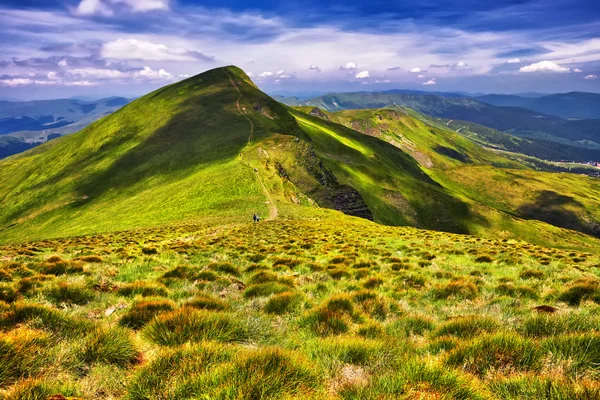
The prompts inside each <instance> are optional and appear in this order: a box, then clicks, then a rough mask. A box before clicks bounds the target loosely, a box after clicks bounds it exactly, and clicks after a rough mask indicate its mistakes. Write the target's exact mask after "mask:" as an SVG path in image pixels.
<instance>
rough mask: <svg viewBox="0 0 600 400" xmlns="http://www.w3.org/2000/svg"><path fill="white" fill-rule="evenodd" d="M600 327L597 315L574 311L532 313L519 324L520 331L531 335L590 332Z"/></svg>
mask: <svg viewBox="0 0 600 400" xmlns="http://www.w3.org/2000/svg"><path fill="white" fill-rule="evenodd" d="M598 329H600V319H599V318H598V317H597V316H594V315H587V314H583V313H579V314H576V313H572V312H569V313H564V314H558V315H544V314H537V315H532V316H530V317H527V318H525V319H524V320H523V321H522V322H521V324H520V325H518V326H517V331H518V332H519V333H521V334H522V335H525V336H529V337H545V336H554V335H560V334H563V333H577V332H589V331H594V330H598Z"/></svg>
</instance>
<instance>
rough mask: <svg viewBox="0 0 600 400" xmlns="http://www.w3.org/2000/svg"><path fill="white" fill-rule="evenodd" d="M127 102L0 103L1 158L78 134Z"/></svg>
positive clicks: (107, 99)
mask: <svg viewBox="0 0 600 400" xmlns="http://www.w3.org/2000/svg"><path fill="white" fill-rule="evenodd" d="M127 103H129V99H126V98H123V97H109V98H105V99H101V100H95V101H84V100H80V99H59V100H38V101H24V102H12V101H0V146H1V149H2V150H1V151H0V158H2V157H7V156H9V155H12V154H17V153H19V152H21V151H24V150H25V149H29V148H31V147H33V146H36V145H39V144H40V143H43V142H45V141H47V140H49V139H53V138H56V137H58V136H61V135H65V134H68V133H72V132H77V131H79V130H81V129H83V128H85V127H86V126H87V125H89V124H91V123H92V122H94V121H96V120H98V119H99V118H102V117H103V116H105V115H108V114H110V113H112V112H114V111H116V110H118V109H119V108H121V107H122V106H124V105H125V104H127ZM7 136H10V137H11V139H8V138H7Z"/></svg>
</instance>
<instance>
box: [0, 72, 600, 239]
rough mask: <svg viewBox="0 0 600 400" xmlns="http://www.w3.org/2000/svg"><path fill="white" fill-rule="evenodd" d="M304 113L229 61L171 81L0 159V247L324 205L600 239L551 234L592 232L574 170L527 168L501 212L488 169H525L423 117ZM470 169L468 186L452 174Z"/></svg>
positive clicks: (366, 214)
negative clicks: (567, 175)
mask: <svg viewBox="0 0 600 400" xmlns="http://www.w3.org/2000/svg"><path fill="white" fill-rule="evenodd" d="M304 111H309V112H308V113H303V112H302V111H301V110H292V109H290V108H287V107H285V106H283V105H281V104H280V103H278V102H276V101H275V100H273V99H272V98H270V97H269V96H267V95H265V94H264V93H262V92H261V91H260V90H258V89H257V88H256V86H255V85H254V84H253V83H252V82H251V81H250V79H249V78H248V77H247V76H246V75H245V74H244V73H243V71H241V70H240V69H238V68H236V67H226V68H218V69H215V70H212V71H208V72H206V73H203V74H201V75H198V76H196V77H193V78H190V79H188V80H185V81H182V82H180V83H177V84H174V85H170V86H167V87H165V88H163V89H160V90H158V91H156V92H153V93H151V94H149V95H147V96H144V97H142V98H140V99H138V100H136V101H134V102H132V103H131V104H129V105H127V106H126V107H124V108H122V109H121V110H119V111H118V112H116V113H115V114H113V115H110V116H108V117H107V118H104V119H102V120H100V121H98V122H97V123H95V124H93V125H91V126H90V127H89V128H86V129H85V130H83V131H81V132H79V133H77V134H74V135H71V136H68V137H64V138H59V139H56V140H54V141H52V142H50V143H46V144H44V145H42V146H40V147H38V148H35V149H33V150H31V151H28V152H26V153H24V154H22V155H18V156H15V157H10V158H8V159H6V160H5V161H3V162H1V163H0V172H1V173H0V205H1V208H0V227H1V230H0V241H4V242H7V241H19V240H31V239H40V238H50V237H62V236H72V235H81V234H89V233H94V232H114V231H120V230H124V229H134V228H143V227H152V226H157V225H164V224H172V223H179V222H184V221H186V222H193V221H198V222H200V221H202V223H205V222H206V221H212V222H211V223H214V224H217V225H223V224H227V223H234V222H239V221H245V220H249V219H250V218H251V216H252V214H254V213H257V214H258V215H259V216H260V217H261V218H263V219H264V218H268V219H275V218H284V219H297V218H310V217H311V216H312V215H314V213H315V211H316V210H315V208H316V207H325V208H331V209H335V210H340V211H343V212H345V213H346V214H349V215H355V216H360V217H363V218H366V219H370V220H373V221H375V222H379V223H383V224H389V225H411V226H415V227H420V228H428V229H436V230H443V231H449V232H457V233H476V234H479V235H483V236H487V237H494V238H526V239H527V240H529V241H531V242H533V243H537V244H543V245H552V246H562V247H572V248H579V249H590V248H592V247H594V246H596V245H597V244H598V240H596V239H594V238H592V237H590V236H586V235H581V234H578V233H576V232H570V231H565V230H563V229H560V228H568V229H575V230H577V231H579V232H585V233H588V234H597V233H598V232H597V224H598V223H597V221H598V215H597V214H598V204H597V202H596V201H595V200H594V199H593V196H592V193H593V190H594V186H593V183H591V182H588V181H584V180H583V178H579V177H575V178H573V180H572V181H570V185H563V186H560V187H559V188H560V190H556V189H555V188H554V185H553V180H554V179H555V178H554V177H553V176H551V175H540V176H539V178H538V177H537V175H535V176H534V175H532V176H531V183H527V182H525V183H524V186H523V187H524V190H526V191H530V192H531V193H532V195H531V196H520V197H519V199H520V200H519V201H520V202H518V204H517V203H515V202H512V203H510V204H511V205H510V206H506V204H507V202H506V201H505V199H504V196H512V195H513V194H514V193H513V191H511V190H510V189H511V187H510V185H509V184H510V183H509V182H508V183H506V184H507V185H508V186H507V187H505V188H504V189H503V190H498V191H494V192H490V191H488V190H487V185H489V184H491V183H492V182H493V183H494V184H497V182H496V181H498V182H500V183H503V184H504V182H506V181H507V180H503V179H496V175H498V174H504V172H502V171H504V170H505V169H510V170H514V169H517V170H518V169H526V168H527V167H526V166H525V165H524V164H521V163H519V162H518V161H513V160H511V159H509V158H506V157H504V156H502V155H501V154H498V153H496V152H492V151H489V150H486V149H484V148H482V147H481V146H480V145H478V144H476V143H474V142H473V141H471V140H469V139H467V138H465V137H463V136H461V135H459V134H457V133H456V132H454V131H453V130H451V129H447V127H445V126H443V125H440V124H437V123H434V122H432V121H430V120H428V119H427V118H426V117H424V116H423V115H422V114H418V113H416V112H414V111H412V110H409V109H404V108H401V107H398V106H396V107H395V109H392V110H389V109H380V110H354V111H342V112H338V113H328V112H320V111H318V110H317V112H316V114H317V115H311V113H312V114H315V112H313V111H314V110H312V109H310V110H309V109H305V110H304ZM361 132H362V133H361ZM364 133H366V135H365V134H364ZM476 167H477V168H478V169H476ZM470 170H473V171H475V172H476V173H477V175H476V176H477V177H478V178H477V179H478V180H477V181H473V182H468V181H466V180H465V179H462V178H461V177H462V173H463V172H464V171H470ZM455 171H456V172H457V173H454V172H455ZM481 171H488V172H486V173H484V172H481ZM556 179H560V177H557V178H556ZM523 181H525V180H523ZM538 182H542V183H541V184H538ZM548 193H551V194H552V196H554V195H556V196H558V197H559V198H563V197H564V198H568V199H571V200H572V201H571V200H570V201H569V202H567V203H568V204H566V203H565V207H566V208H568V210H569V213H568V214H567V213H559V214H558V217H553V216H549V211H548V210H546V208H545V206H543V207H542V208H541V209H540V208H539V207H536V206H535V202H536V201H538V200H535V195H539V196H542V197H543V196H545V195H546V194H548ZM532 196H533V197H532ZM552 196H551V197H552ZM561 196H562V197H561ZM552 198H553V197H552ZM542 200H543V199H542ZM550 201H553V200H552V199H550ZM532 207H533V208H532ZM552 207H554V208H556V207H558V209H560V210H562V209H561V208H560V204H558V205H553V206H552ZM554 208H552V210H554ZM535 220H541V221H545V222H547V223H543V222H539V221H535ZM553 225H554V226H553Z"/></svg>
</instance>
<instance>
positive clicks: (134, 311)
mask: <svg viewBox="0 0 600 400" xmlns="http://www.w3.org/2000/svg"><path fill="white" fill-rule="evenodd" d="M175 307H176V305H175V303H174V302H173V301H171V300H168V299H164V298H154V299H153V298H145V299H144V300H140V301H136V302H135V303H133V305H132V306H131V308H130V309H129V310H128V311H127V312H126V313H125V314H124V315H123V316H122V317H121V318H120V319H119V325H121V326H124V327H127V328H132V329H140V328H142V327H144V326H145V325H146V324H147V323H148V322H150V321H152V319H154V317H156V316H157V315H159V314H161V313H164V312H168V311H173V310H174V309H175Z"/></svg>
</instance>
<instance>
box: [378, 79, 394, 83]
mask: <svg viewBox="0 0 600 400" xmlns="http://www.w3.org/2000/svg"><path fill="white" fill-rule="evenodd" d="M390 82H391V81H390V80H389V79H382V80H379V79H377V80H376V81H375V83H390Z"/></svg>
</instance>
